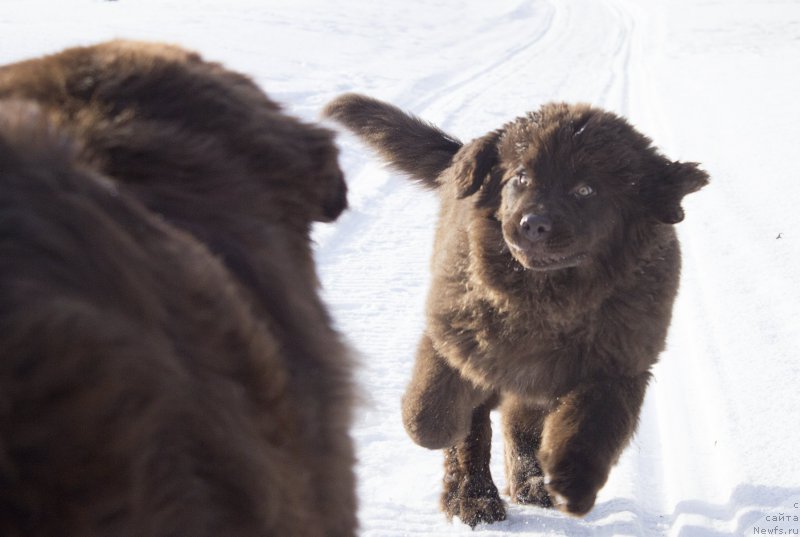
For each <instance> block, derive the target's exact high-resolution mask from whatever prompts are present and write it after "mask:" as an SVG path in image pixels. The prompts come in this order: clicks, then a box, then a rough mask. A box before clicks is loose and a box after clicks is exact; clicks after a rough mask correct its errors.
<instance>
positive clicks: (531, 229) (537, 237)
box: [519, 214, 553, 242]
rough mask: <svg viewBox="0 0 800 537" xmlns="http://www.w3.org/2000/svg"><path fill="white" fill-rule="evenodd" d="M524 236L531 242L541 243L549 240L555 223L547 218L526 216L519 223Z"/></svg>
mask: <svg viewBox="0 0 800 537" xmlns="http://www.w3.org/2000/svg"><path fill="white" fill-rule="evenodd" d="M519 228H520V229H521V230H522V235H523V236H525V238H527V239H528V240H529V241H531V242H539V241H542V240H544V239H546V238H547V236H548V235H549V234H550V231H552V229H553V222H552V221H551V220H550V219H549V218H548V217H546V216H540V215H538V214H526V215H525V216H523V217H522V220H520V221H519Z"/></svg>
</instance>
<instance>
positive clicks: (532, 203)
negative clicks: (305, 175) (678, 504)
mask: <svg viewBox="0 0 800 537" xmlns="http://www.w3.org/2000/svg"><path fill="white" fill-rule="evenodd" d="M325 113H326V115H328V116H329V117H331V118H333V119H335V120H337V121H340V122H341V123H343V124H344V125H345V126H347V127H348V128H349V129H351V130H352V131H353V132H355V133H356V134H357V135H359V136H360V137H361V138H362V139H364V140H365V141H366V142H367V143H369V144H370V145H371V146H372V147H373V148H375V149H376V150H377V151H378V152H379V153H380V154H381V156H382V157H383V158H384V159H385V160H387V161H388V162H389V163H390V164H392V165H393V166H395V167H396V168H398V169H399V170H400V171H402V172H405V173H407V174H409V175H410V176H411V177H412V178H414V179H416V180H417V181H419V182H420V183H422V184H423V185H425V186H427V187H429V188H432V189H437V190H438V192H439V195H440V199H441V213H440V218H439V223H438V226H437V231H436V243H435V247H434V253H433V262H432V267H433V280H432V284H431V290H430V295H429V300H428V323H427V329H426V331H425V334H424V335H423V337H422V341H421V343H420V345H419V349H418V352H417V359H416V364H415V367H414V373H413V378H412V380H411V384H410V385H409V387H408V390H407V392H406V394H405V397H404V401H403V417H404V421H405V426H406V429H407V431H408V433H409V435H410V436H411V437H412V438H413V439H414V441H415V442H417V443H418V444H420V445H422V446H424V447H427V448H431V449H446V452H445V453H446V457H445V472H446V473H445V478H444V489H445V490H444V494H443V496H442V506H443V509H444V511H445V512H446V513H447V515H448V516H450V517H452V516H458V517H459V518H461V520H462V521H464V522H465V523H467V524H469V525H471V526H473V527H474V526H475V525H476V524H478V523H480V522H493V521H497V520H502V519H503V518H505V507H504V505H503V503H502V501H501V500H500V497H499V495H498V492H497V488H496V487H495V485H494V483H493V482H492V478H491V475H490V473H489V453H490V443H491V429H490V422H489V412H490V410H491V409H492V408H493V407H495V406H496V405H497V404H498V403H499V404H501V405H502V406H501V411H502V413H503V425H504V429H505V449H506V461H505V462H506V472H507V477H508V479H507V481H508V483H509V493H510V495H511V498H512V500H514V501H515V502H518V503H523V504H525V503H532V504H537V505H541V506H550V505H552V504H553V503H555V504H557V505H558V506H559V507H560V508H561V509H563V510H565V511H566V512H568V513H571V514H575V515H583V514H585V513H587V512H588V511H589V510H590V509H591V508H592V506H593V505H594V501H595V497H596V494H597V492H598V490H599V489H600V488H601V487H602V486H603V485H604V484H605V482H606V479H607V477H608V474H609V471H610V469H611V466H612V465H613V464H614V463H615V462H616V460H617V458H618V457H619V455H620V453H621V452H622V450H623V448H624V447H625V445H626V444H627V443H628V440H629V439H630V437H631V436H632V435H633V433H634V431H635V429H636V424H637V419H638V416H639V410H640V408H641V405H642V402H643V399H644V394H645V389H646V387H647V383H648V381H649V379H650V369H651V367H652V366H653V364H654V363H655V362H656V360H657V358H658V355H659V353H660V352H661V350H662V349H663V347H664V340H665V338H666V334H667V329H668V327H669V324H670V317H671V311H672V303H673V300H674V298H675V294H676V290H677V287H678V277H679V272H680V253H679V248H678V241H677V238H676V234H675V231H674V229H673V227H672V224H675V223H677V222H680V221H681V220H682V219H683V211H682V209H681V206H680V203H681V199H682V198H683V196H684V195H686V194H688V193H690V192H694V191H696V190H698V189H700V188H701V187H702V186H703V185H705V184H706V182H707V176H706V174H705V173H704V172H702V171H701V170H699V169H698V168H697V166H696V165H695V164H693V163H680V162H671V161H669V160H667V159H666V158H664V157H663V156H662V155H660V154H659V153H658V152H657V151H656V150H655V149H654V148H653V146H652V142H651V141H650V140H649V139H648V138H646V137H645V136H643V135H642V134H640V133H638V132H637V131H636V130H634V129H633V128H632V127H631V126H630V125H629V124H628V123H627V122H626V121H625V120H623V119H622V118H620V117H618V116H615V115H614V114H611V113H609V112H605V111H602V110H599V109H596V108H591V107H589V106H584V105H578V106H570V105H566V104H549V105H545V106H543V107H542V108H541V109H540V110H539V111H537V112H534V113H531V114H528V115H526V116H524V117H521V118H518V119H517V120H515V121H513V122H511V123H509V124H507V125H505V126H503V127H502V128H500V129H498V130H496V131H493V132H490V133H489V134H487V135H485V136H483V137H481V138H478V139H477V140H474V141H472V142H470V143H469V144H466V145H462V144H461V142H459V141H458V140H456V139H455V138H453V137H451V136H449V135H447V134H446V133H443V132H442V131H440V130H439V129H437V128H435V127H433V126H432V125H429V124H427V123H425V122H422V121H420V120H418V119H417V118H415V117H412V116H409V115H407V114H405V113H404V112H402V111H401V110H399V109H397V108H396V107H394V106H391V105H388V104H386V103H382V102H379V101H376V100H374V99H370V98H368V97H364V96H360V95H353V94H350V95H344V96H341V97H339V98H337V99H336V100H334V101H333V102H331V103H330V104H329V105H328V106H327V108H326V111H325Z"/></svg>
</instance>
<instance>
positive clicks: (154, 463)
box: [0, 42, 356, 536]
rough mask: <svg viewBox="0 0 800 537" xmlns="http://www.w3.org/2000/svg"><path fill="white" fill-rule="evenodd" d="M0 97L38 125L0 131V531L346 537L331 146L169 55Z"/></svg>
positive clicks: (50, 60)
mask: <svg viewBox="0 0 800 537" xmlns="http://www.w3.org/2000/svg"><path fill="white" fill-rule="evenodd" d="M0 99H4V100H5V101H4V102H5V103H6V104H4V105H3V106H4V107H6V106H12V107H13V106H18V105H16V104H14V103H11V104H8V103H9V102H10V100H13V101H14V102H16V101H19V100H25V101H27V102H28V103H34V104H27V105H24V106H23V108H28V109H30V108H31V107H32V106H35V107H36V108H37V109H39V110H41V112H37V113H38V114H40V115H41V114H45V115H48V116H49V119H48V120H47V121H46V122H44V123H45V126H41V124H42V122H41V121H40V120H38V119H35V120H33V123H34V124H35V126H34V128H33V132H32V133H30V134H24V135H19V131H20V129H22V131H23V132H25V129H26V128H27V127H25V126H24V125H23V126H21V127H17V126H16V125H17V123H19V124H24V123H25V121H27V120H25V121H23V120H17V119H11V120H7V121H6V126H5V127H4V137H5V138H4V139H5V140H9V139H11V140H13V139H15V137H16V138H21V139H22V140H23V141H22V142H19V143H17V142H13V143H12V142H8V141H6V142H4V143H6V147H5V150H4V151H5V153H4V155H5V156H4V158H5V159H6V160H5V161H4V162H7V163H10V164H6V165H5V166H7V167H4V168H2V170H0V174H2V177H3V181H4V182H8V183H9V186H8V188H6V187H4V196H10V198H4V199H7V200H10V201H8V202H7V203H8V204H9V205H10V206H18V211H20V215H19V216H18V219H19V222H21V223H18V222H17V221H16V220H9V219H7V217H6V215H5V214H3V216H2V218H0V225H2V234H3V239H4V241H5V240H10V242H8V244H6V242H3V243H2V247H3V248H9V249H11V251H14V252H16V251H17V250H20V251H22V253H24V254H25V255H24V256H22V255H20V256H17V257H15V256H12V255H11V254H10V253H9V254H8V255H7V254H6V253H5V252H4V253H3V255H2V259H3V272H2V278H3V282H4V283H3V285H4V286H6V288H7V289H8V291H7V292H9V293H10V292H12V291H13V292H14V293H16V294H15V295H14V296H15V297H16V298H15V299H14V301H7V300H6V299H5V298H4V300H3V308H4V309H3V312H2V316H1V317H0V337H2V341H0V349H1V351H0V352H2V358H1V359H0V361H1V362H2V367H3V372H2V377H3V379H2V382H3V383H6V385H7V386H12V387H13V390H11V389H9V390H10V391H9V390H5V389H3V390H2V393H3V400H2V404H0V413H2V422H0V423H2V430H1V431H0V435H1V436H0V442H1V443H0V448H1V449H0V482H2V483H3V487H2V496H0V498H1V499H0V502H2V505H0V528H2V533H3V534H4V535H15V534H18V535H51V534H53V533H59V534H65V535H78V534H79V535H100V534H103V535H168V534H169V535H176V534H181V535H303V536H306V535H307V536H317V535H330V536H347V535H353V534H354V533H355V528H356V513H355V503H356V502H355V490H354V475H353V468H352V466H353V461H354V455H353V447H352V442H351V440H350V437H349V434H348V428H349V424H350V407H351V399H352V389H351V379H350V359H349V355H348V353H347V351H346V349H345V347H344V345H343V344H342V343H341V341H340V338H339V336H338V334H337V333H336V332H335V331H334V330H333V328H332V327H331V322H330V320H329V317H328V314H327V311H326V309H325V307H324V305H323V304H322V302H321V301H320V299H319V296H318V294H317V289H316V287H317V277H316V272H315V267H314V263H313V258H312V252H311V248H310V244H309V232H310V227H311V223H312V222H313V221H331V220H333V219H335V218H336V217H337V216H338V214H339V213H340V212H341V211H342V210H343V209H344V208H345V206H346V189H345V185H344V182H343V179H342V174H341V171H340V169H339V167H338V164H337V153H336V149H335V147H334V145H333V143H332V134H331V133H330V132H329V131H327V130H325V129H321V128H318V127H316V126H312V125H308V124H304V123H302V122H300V121H298V120H296V119H294V118H291V117H288V116H286V115H285V114H284V113H282V112H281V110H280V108H279V107H278V106H277V105H276V104H275V103H273V102H272V101H270V100H269V99H268V98H267V97H266V96H265V95H264V94H263V92H261V91H260V90H259V89H258V88H257V87H256V86H255V84H254V83H253V82H252V81H250V80H249V79H248V78H246V77H244V76H242V75H240V74H237V73H233V72H230V71H227V70H225V69H224V68H223V67H221V66H220V65H217V64H213V63H208V62H205V61H203V60H202V59H201V58H200V57H199V56H197V55H196V54H193V53H190V52H187V51H184V50H181V49H179V48H176V47H171V46H163V45H153V44H142V43H130V42H112V43H107V44H103V45H99V46H94V47H86V48H76V49H70V50H66V51H64V52H62V53H59V54H56V55H53V56H48V57H44V58H40V59H35V60H31V61H27V62H22V63H18V64H14V65H9V66H6V67H3V68H0ZM20 106H21V105H20ZM14 114H15V113H12V114H11V115H12V117H13V116H14ZM6 115H8V113H6ZM51 130H58V132H59V133H60V134H59V135H58V136H56V137H54V139H55V140H56V141H53V142H52V143H51V142H47V141H45V140H49V139H48V138H46V134H47V133H49V132H50V131H51ZM62 137H68V138H70V139H73V140H74V141H75V142H74V144H73V145H74V146H75V149H74V150H73V151H72V152H71V153H70V155H71V156H70V157H69V158H67V157H64V158H61V157H59V158H55V157H53V158H51V157H50V156H49V155H51V154H58V151H57V149H58V148H57V147H55V148H52V147H50V146H58V144H59V143H60V142H59V141H58V140H61V138H62ZM48 144H49V145H48ZM39 146H42V149H41V151H40V150H39ZM18 161H19V162H23V161H24V162H25V163H26V164H24V165H22V164H17V162H18ZM62 176H69V178H70V179H69V181H72V182H71V183H69V184H68V185H66V186H64V185H61V184H60V183H59V181H62V180H63V181H66V179H64V178H63V177H62ZM98 176H102V177H104V178H105V179H96V178H97V177H98ZM38 183H42V185H41V186H36V185H37V184H38ZM73 183H74V184H73ZM95 183H100V184H105V183H108V185H109V186H108V187H107V188H106V190H108V189H110V191H111V192H113V193H115V196H117V198H118V200H117V202H116V203H117V205H113V204H111V205H108V204H107V200H106V198H107V197H108V195H107V193H104V192H95V191H96V190H97V189H98V188H99V187H97V186H96V184H95ZM23 186H24V188H23ZM5 190H8V192H5ZM101 190H102V189H101ZM15 196H16V197H18V198H19V199H17V198H16V197H15ZM103 196H105V197H103ZM108 203H110V202H108ZM104 204H105V205H104ZM51 205H52V206H53V207H58V208H59V209H58V210H57V212H48V211H49V209H47V208H48V207H50V206H51ZM139 205H141V206H143V207H139ZM129 206H132V207H137V208H135V210H134V209H129ZM45 209H47V210H45ZM125 210H130V211H134V212H135V218H133V217H131V218H130V219H126V218H127V217H125V218H123V217H122V216H121V215H120V211H125ZM53 211H56V209H53ZM95 213H97V214H96V215H95ZM62 215H63V216H62ZM39 220H41V222H40V221H39ZM19 226H23V228H19ZM24 226H28V227H24ZM60 228H64V229H63V231H59V229H60ZM151 228H152V229H151ZM18 229H24V230H27V231H26V232H25V234H23V235H20V237H19V238H14V237H16V235H17V234H18ZM187 232H188V233H187ZM8 237H11V239H7V238H8ZM12 239H13V240H12ZM39 245H41V246H39ZM187 252H188V253H187ZM184 258H185V259H186V261H182V259H184ZM100 279H103V280H102V281H99V280H100ZM5 292H6V291H4V294H3V296H4V297H5V296H6V295H5ZM48 296H51V299H48ZM32 301H33V302H32ZM40 302H41V304H40ZM29 303H30V304H32V306H31V308H28V307H27V305H28V304H29ZM76 304H77V305H76ZM33 305H35V308H34V307H33ZM62 352H63V357H62V355H61V353H62ZM87 375H88V376H87ZM126 383H127V384H126ZM9 394H12V395H9ZM14 394H16V395H14ZM56 525H57V527H58V530H54V529H53V528H54V527H56Z"/></svg>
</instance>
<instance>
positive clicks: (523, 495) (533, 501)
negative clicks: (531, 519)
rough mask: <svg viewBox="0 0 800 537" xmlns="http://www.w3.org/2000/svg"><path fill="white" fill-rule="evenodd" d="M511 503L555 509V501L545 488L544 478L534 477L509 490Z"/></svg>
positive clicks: (515, 484)
mask: <svg viewBox="0 0 800 537" xmlns="http://www.w3.org/2000/svg"><path fill="white" fill-rule="evenodd" d="M508 492H509V495H510V496H511V501H513V502H515V503H519V504H522V505H538V506H539V507H553V501H552V500H551V499H550V495H549V494H548V493H547V489H546V488H545V486H544V477H542V476H534V477H529V478H528V479H525V480H524V481H522V482H520V483H514V484H512V485H511V487H510V488H509V491H508Z"/></svg>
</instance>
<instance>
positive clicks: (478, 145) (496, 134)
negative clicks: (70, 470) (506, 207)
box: [452, 130, 502, 198]
mask: <svg viewBox="0 0 800 537" xmlns="http://www.w3.org/2000/svg"><path fill="white" fill-rule="evenodd" d="M501 134H502V130H496V131H492V132H490V133H489V134H486V135H484V136H481V137H480V138H477V139H475V140H473V141H471V142H470V143H468V144H466V145H465V146H463V147H462V148H461V149H459V150H458V153H456V154H455V156H454V157H453V164H452V168H453V180H454V181H455V183H456V188H457V190H458V197H459V198H466V197H467V196H471V195H473V194H475V193H476V192H478V190H480V189H481V187H482V186H483V185H484V183H485V182H486V181H487V180H488V178H489V176H490V172H491V171H492V167H494V166H495V164H497V162H498V160H499V158H500V155H499V152H498V150H497V142H498V141H499V140H500V136H501Z"/></svg>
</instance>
